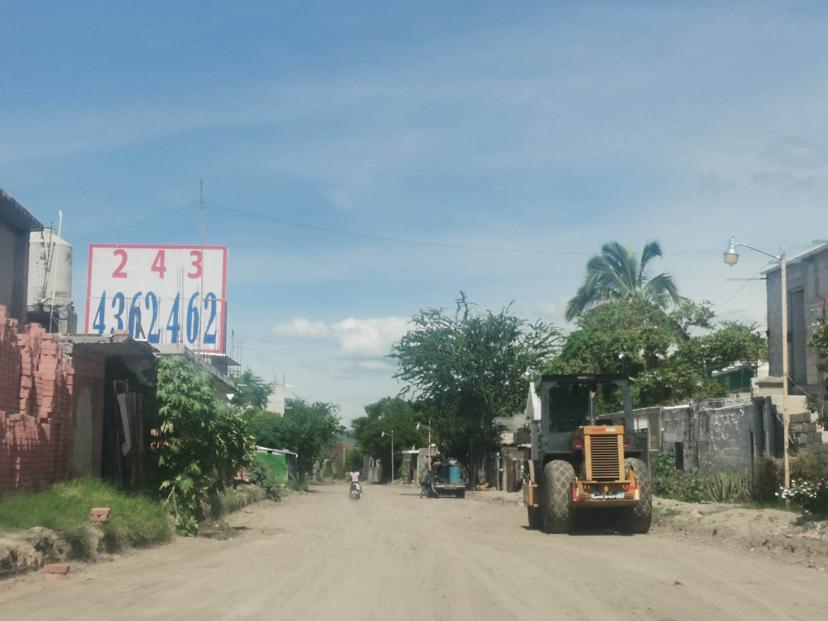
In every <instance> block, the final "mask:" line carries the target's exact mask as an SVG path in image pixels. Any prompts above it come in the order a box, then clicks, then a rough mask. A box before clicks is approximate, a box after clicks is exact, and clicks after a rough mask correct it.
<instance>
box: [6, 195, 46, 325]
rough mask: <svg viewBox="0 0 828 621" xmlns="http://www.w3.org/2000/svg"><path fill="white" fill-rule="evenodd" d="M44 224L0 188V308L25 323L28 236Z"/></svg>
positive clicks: (40, 228) (41, 228) (39, 229)
mask: <svg viewBox="0 0 828 621" xmlns="http://www.w3.org/2000/svg"><path fill="white" fill-rule="evenodd" d="M41 230H43V225H42V224H41V223H40V222H39V221H38V220H37V218H35V217H34V216H33V215H32V214H30V213H29V212H28V211H26V209H25V208H24V207H23V205H21V204H20V203H18V202H17V201H16V200H14V198H12V197H11V196H9V195H8V194H6V192H4V191H3V189H2V188H0V306H5V307H6V309H7V313H8V315H9V317H11V318H13V319H17V320H18V321H20V322H25V321H26V295H27V286H28V279H29V235H30V234H31V233H32V232H34V231H41Z"/></svg>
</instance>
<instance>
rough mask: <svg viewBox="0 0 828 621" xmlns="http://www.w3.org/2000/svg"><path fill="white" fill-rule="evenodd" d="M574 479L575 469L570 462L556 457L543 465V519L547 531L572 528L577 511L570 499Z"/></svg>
mask: <svg viewBox="0 0 828 621" xmlns="http://www.w3.org/2000/svg"><path fill="white" fill-rule="evenodd" d="M574 480H575V469H574V468H573V467H572V464H570V463H569V462H566V461H562V460H559V459H556V460H553V461H550V462H549V463H548V464H546V465H545V466H544V467H543V487H542V488H541V520H542V524H543V530H545V531H546V532H547V533H567V532H569V531H570V530H572V525H573V523H574V518H575V512H574V510H573V509H572V508H571V507H570V504H569V499H570V495H571V493H572V482H573V481H574Z"/></svg>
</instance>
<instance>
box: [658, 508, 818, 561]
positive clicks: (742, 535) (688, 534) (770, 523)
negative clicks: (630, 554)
mask: <svg viewBox="0 0 828 621" xmlns="http://www.w3.org/2000/svg"><path fill="white" fill-rule="evenodd" d="M653 515H654V525H653V530H652V532H653V533H655V534H658V535H659V536H666V537H677V538H684V539H695V540H702V541H707V542H710V543H714V544H716V545H723V546H726V547H731V548H740V549H747V550H748V551H750V552H755V553H764V554H770V555H771V556H773V557H774V558H779V559H783V560H788V561H792V562H795V563H797V564H801V565H806V566H808V567H814V568H815V569H820V570H823V571H824V570H825V569H826V568H828V521H825V520H822V521H816V520H806V519H804V518H803V517H802V516H801V515H800V514H798V513H795V512H792V511H785V510H783V509H774V508H756V507H750V506H743V505H732V504H719V503H698V504H696V503H686V502H679V501H677V500H668V499H663V498H657V499H656V500H655V508H654V513H653Z"/></svg>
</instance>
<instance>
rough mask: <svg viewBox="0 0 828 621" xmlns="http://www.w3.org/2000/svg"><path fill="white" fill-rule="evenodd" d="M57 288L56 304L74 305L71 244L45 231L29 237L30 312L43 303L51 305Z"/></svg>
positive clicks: (54, 233)
mask: <svg viewBox="0 0 828 621" xmlns="http://www.w3.org/2000/svg"><path fill="white" fill-rule="evenodd" d="M53 287H54V293H55V299H54V305H55V306H58V307H63V306H68V305H69V304H71V303H72V245H71V244H69V243H68V242H67V241H66V240H63V239H61V238H60V237H58V236H57V233H56V232H54V231H52V230H50V229H44V230H43V231H38V232H34V233H31V235H30V236H29V285H28V294H27V296H26V304H27V306H28V307H29V309H30V310H35V309H37V308H38V307H39V306H40V304H48V305H51V303H52V300H51V296H52V288H53Z"/></svg>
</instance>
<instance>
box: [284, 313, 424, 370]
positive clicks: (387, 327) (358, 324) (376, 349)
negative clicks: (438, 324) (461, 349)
mask: <svg viewBox="0 0 828 621" xmlns="http://www.w3.org/2000/svg"><path fill="white" fill-rule="evenodd" d="M409 327H410V323H409V320H408V319H406V318H405V317H375V318H370V319H357V318H355V317H348V318H347V319H343V320H342V321H338V322H336V323H333V324H331V325H328V324H326V323H325V322H322V321H313V320H310V319H306V318H304V317H294V318H293V319H292V320H291V321H289V322H286V323H281V324H278V325H276V326H275V327H274V328H273V332H274V333H275V334H277V335H279V336H286V337H293V338H304V339H325V340H331V341H334V342H336V343H337V344H338V346H339V352H340V354H342V355H344V356H348V357H351V358H381V357H384V356H387V355H388V354H389V353H390V352H391V346H392V345H393V344H394V343H395V342H396V341H398V340H399V339H400V338H401V337H402V335H403V334H405V333H406V332H407V331H408V330H409ZM363 368H364V369H366V370H367V369H368V368H369V367H368V366H365V367H363ZM370 370H377V367H376V366H372V367H371V368H370Z"/></svg>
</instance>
